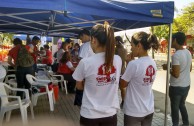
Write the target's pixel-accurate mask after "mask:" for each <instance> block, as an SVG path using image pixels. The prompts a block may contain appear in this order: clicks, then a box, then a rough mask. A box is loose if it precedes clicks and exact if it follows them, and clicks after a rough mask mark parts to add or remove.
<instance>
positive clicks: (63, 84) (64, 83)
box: [50, 74, 68, 94]
mask: <svg viewBox="0 0 194 126" xmlns="http://www.w3.org/2000/svg"><path fill="white" fill-rule="evenodd" d="M50 77H51V81H52V83H53V84H58V83H60V84H61V90H62V91H63V90H64V88H65V93H66V94H68V92H67V81H66V80H64V77H63V75H53V74H50ZM58 77H59V78H60V79H59V78H58Z"/></svg>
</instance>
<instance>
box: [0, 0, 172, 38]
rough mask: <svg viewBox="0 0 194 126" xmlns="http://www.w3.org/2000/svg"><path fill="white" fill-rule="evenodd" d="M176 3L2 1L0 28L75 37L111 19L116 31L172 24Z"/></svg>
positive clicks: (68, 0) (19, 31) (119, 0)
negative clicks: (82, 30)
mask: <svg viewBox="0 0 194 126" xmlns="http://www.w3.org/2000/svg"><path fill="white" fill-rule="evenodd" d="M173 16H174V3H173V2H153V1H142V0H139V1H129V2H126V0H92V1H91V0H84V1H78V0H55V1H53V0H39V1H34V0H20V1H15V0H9V1H7V0H1V2H0V31H2V32H14V33H15V32H17V33H26V34H35V33H36V34H47V35H50V36H63V35H64V36H69V37H74V36H76V35H77V33H78V32H79V31H80V30H81V29H83V28H86V29H87V28H88V29H89V28H91V27H92V26H93V25H94V24H96V23H103V22H104V20H106V21H108V22H109V23H110V24H111V25H112V26H113V27H114V28H115V31H120V30H126V29H131V28H139V27H146V26H153V25H160V24H169V23H172V21H173Z"/></svg>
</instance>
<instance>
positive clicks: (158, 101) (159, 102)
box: [154, 90, 194, 126]
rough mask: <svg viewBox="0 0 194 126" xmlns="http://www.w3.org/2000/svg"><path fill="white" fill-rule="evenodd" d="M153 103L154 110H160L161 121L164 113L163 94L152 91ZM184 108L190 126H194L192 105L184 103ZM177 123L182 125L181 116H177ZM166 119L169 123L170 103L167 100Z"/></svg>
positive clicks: (193, 105) (193, 106)
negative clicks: (185, 108)
mask: <svg viewBox="0 0 194 126" xmlns="http://www.w3.org/2000/svg"><path fill="white" fill-rule="evenodd" d="M154 102H155V108H156V110H160V113H161V114H162V119H163V120H164V118H163V117H164V111H165V94H164V93H161V92H158V91H155V90H154ZM186 107H187V111H188V115H189V121H190V126H194V120H193V117H194V111H193V110H194V104H191V103H189V102H186ZM179 117H180V119H179V123H180V124H182V120H181V115H180V114H179ZM168 119H169V121H171V117H170V101H169V99H168Z"/></svg>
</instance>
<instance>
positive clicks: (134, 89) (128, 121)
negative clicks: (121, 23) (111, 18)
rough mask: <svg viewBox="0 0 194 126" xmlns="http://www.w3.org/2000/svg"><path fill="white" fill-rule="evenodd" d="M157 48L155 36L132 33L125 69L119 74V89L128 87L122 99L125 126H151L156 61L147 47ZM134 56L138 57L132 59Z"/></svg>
mask: <svg viewBox="0 0 194 126" xmlns="http://www.w3.org/2000/svg"><path fill="white" fill-rule="evenodd" d="M150 48H153V49H154V50H157V49H158V48H159V43H158V40H157V37H156V36H155V35H149V34H147V33H145V32H139V33H136V34H134V35H133V36H132V39H131V51H132V53H131V54H130V55H129V56H128V59H129V60H132V61H130V62H129V63H128V65H127V68H126V71H125V73H124V74H123V76H122V77H121V84H120V87H121V88H125V87H127V93H126V96H125V100H124V107H123V108H124V114H125V115H124V126H151V123H152V118H153V112H154V96H153V92H152V84H153V81H154V80H155V76H156V71H157V68H156V63H155V61H154V60H153V59H152V58H151V57H149V56H148V50H149V49H150ZM134 57H138V59H136V60H133V59H134Z"/></svg>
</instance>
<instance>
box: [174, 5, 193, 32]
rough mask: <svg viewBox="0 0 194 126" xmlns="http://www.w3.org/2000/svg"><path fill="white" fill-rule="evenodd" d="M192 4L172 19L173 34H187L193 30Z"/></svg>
mask: <svg viewBox="0 0 194 126" xmlns="http://www.w3.org/2000/svg"><path fill="white" fill-rule="evenodd" d="M193 20H194V2H193V3H191V4H189V5H188V6H187V7H185V8H183V9H182V13H181V14H180V15H178V17H177V18H175V19H174V22H173V32H177V31H182V32H184V33H188V32H189V30H192V29H193V28H194V22H193Z"/></svg>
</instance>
